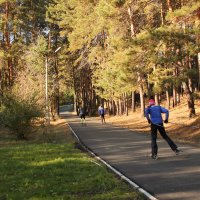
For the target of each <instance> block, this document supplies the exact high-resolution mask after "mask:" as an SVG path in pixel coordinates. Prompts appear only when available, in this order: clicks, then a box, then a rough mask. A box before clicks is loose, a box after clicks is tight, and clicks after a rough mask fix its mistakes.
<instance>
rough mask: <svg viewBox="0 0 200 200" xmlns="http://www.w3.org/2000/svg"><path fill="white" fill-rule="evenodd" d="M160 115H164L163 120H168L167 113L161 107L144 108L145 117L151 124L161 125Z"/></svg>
mask: <svg viewBox="0 0 200 200" xmlns="http://www.w3.org/2000/svg"><path fill="white" fill-rule="evenodd" d="M162 113H165V114H166V117H165V119H167V120H168V118H169V111H168V110H167V109H166V108H163V107H162V106H154V105H153V106H150V107H148V108H146V110H145V117H146V118H147V120H148V119H150V120H151V122H152V123H153V124H162V123H163V119H162Z"/></svg>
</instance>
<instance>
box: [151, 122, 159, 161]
mask: <svg viewBox="0 0 200 200" xmlns="http://www.w3.org/2000/svg"><path fill="white" fill-rule="evenodd" d="M156 140H157V126H156V125H154V124H151V154H152V158H153V157H154V156H157V153H158V145H157V141H156Z"/></svg>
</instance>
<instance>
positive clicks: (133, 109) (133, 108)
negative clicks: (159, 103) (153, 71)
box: [131, 91, 135, 112]
mask: <svg viewBox="0 0 200 200" xmlns="http://www.w3.org/2000/svg"><path fill="white" fill-rule="evenodd" d="M131 109H132V112H135V91H132V106H131Z"/></svg>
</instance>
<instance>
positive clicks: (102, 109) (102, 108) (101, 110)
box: [98, 106, 106, 124]
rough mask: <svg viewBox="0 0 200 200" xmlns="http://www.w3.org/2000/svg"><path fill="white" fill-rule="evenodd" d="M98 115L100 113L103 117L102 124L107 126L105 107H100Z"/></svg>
mask: <svg viewBox="0 0 200 200" xmlns="http://www.w3.org/2000/svg"><path fill="white" fill-rule="evenodd" d="M98 113H99V115H100V117H101V123H102V124H103V123H104V124H105V123H106V121H105V109H104V107H103V106H99V109H98Z"/></svg>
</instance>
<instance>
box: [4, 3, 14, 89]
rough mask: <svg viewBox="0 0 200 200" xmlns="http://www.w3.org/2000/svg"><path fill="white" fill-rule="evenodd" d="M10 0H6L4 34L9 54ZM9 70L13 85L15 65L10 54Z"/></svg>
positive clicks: (9, 79) (10, 80) (10, 81)
mask: <svg viewBox="0 0 200 200" xmlns="http://www.w3.org/2000/svg"><path fill="white" fill-rule="evenodd" d="M9 11H10V10H9V1H8V0H7V1H6V2H5V25H4V35H5V47H6V50H7V54H9V51H10V45H11V44H10V30H9ZM7 70H8V76H7V78H8V80H7V81H8V85H9V86H11V85H12V83H13V66H12V59H11V57H10V56H8V58H7Z"/></svg>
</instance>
